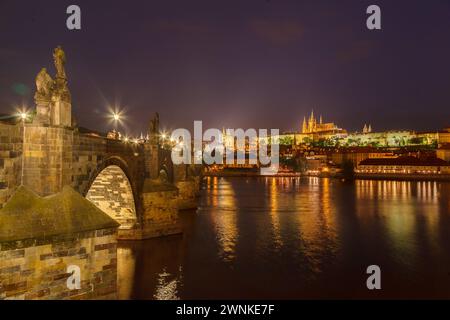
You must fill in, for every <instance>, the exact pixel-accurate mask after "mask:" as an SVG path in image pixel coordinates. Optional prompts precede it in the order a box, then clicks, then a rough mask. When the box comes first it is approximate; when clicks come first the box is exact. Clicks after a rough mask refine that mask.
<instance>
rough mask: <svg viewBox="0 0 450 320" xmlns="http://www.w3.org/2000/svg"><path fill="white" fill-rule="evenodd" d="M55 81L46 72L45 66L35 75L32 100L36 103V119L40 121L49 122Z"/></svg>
mask: <svg viewBox="0 0 450 320" xmlns="http://www.w3.org/2000/svg"><path fill="white" fill-rule="evenodd" d="M54 86H55V82H54V81H53V79H52V77H50V75H49V74H48V73H47V69H46V68H42V69H41V71H39V73H38V74H37V76H36V93H35V94H34V102H35V103H36V121H38V122H40V123H45V124H49V123H50V111H51V100H52V95H53V89H54Z"/></svg>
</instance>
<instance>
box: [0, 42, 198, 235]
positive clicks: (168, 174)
mask: <svg viewBox="0 0 450 320" xmlns="http://www.w3.org/2000/svg"><path fill="white" fill-rule="evenodd" d="M54 63H55V68H56V71H57V73H56V75H55V79H52V78H51V77H50V76H49V75H48V73H47V70H46V69H45V68H43V69H42V70H41V72H39V74H38V76H37V78H36V94H35V103H36V109H35V112H34V113H33V114H32V115H31V119H23V120H22V121H17V122H16V123H0V206H3V205H4V204H5V203H6V202H7V201H8V200H9V199H10V198H11V196H12V195H13V194H14V192H15V190H16V189H17V188H18V187H19V186H21V185H23V186H24V187H26V188H28V189H30V190H32V191H34V192H35V193H36V194H37V195H40V196H51V195H53V194H56V193H58V192H60V191H61V190H62V189H63V187H64V186H66V185H69V186H71V187H72V188H73V189H75V190H76V191H78V192H79V193H80V194H81V195H83V196H84V197H86V198H87V199H88V200H90V201H91V202H93V203H94V204H95V205H96V206H97V207H99V208H100V209H101V210H103V211H104V212H106V213H107V214H108V215H109V216H111V217H112V218H114V219H115V220H116V221H117V222H119V223H120V227H119V232H118V237H119V239H143V238H149V237H156V236H162V235H168V234H174V233H179V232H180V231H181V229H180V224H179V221H178V210H179V209H182V208H191V207H195V202H196V201H195V197H196V194H197V191H198V187H199V168H197V167H194V166H187V165H178V166H174V165H173V164H172V162H171V157H170V152H171V150H170V146H168V144H167V143H165V142H164V141H163V140H162V138H161V137H160V135H159V116H158V115H157V114H156V115H155V118H154V119H153V120H152V121H151V122H150V126H149V130H148V137H149V138H148V139H147V140H145V141H139V142H126V141H124V140H120V139H118V138H108V137H103V136H100V135H98V134H96V133H94V132H90V131H89V130H82V129H80V128H78V127H77V125H76V124H75V122H74V121H73V117H72V111H71V96H70V92H69V89H68V82H67V77H66V73H65V70H64V64H65V54H64V52H63V51H62V49H61V48H59V47H58V48H56V49H55V52H54Z"/></svg>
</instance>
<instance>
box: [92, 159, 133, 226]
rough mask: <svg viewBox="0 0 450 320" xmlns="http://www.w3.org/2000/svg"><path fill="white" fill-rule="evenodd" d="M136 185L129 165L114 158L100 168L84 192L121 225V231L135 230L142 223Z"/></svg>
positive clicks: (93, 174)
mask: <svg viewBox="0 0 450 320" xmlns="http://www.w3.org/2000/svg"><path fill="white" fill-rule="evenodd" d="M132 181H133V180H132V179H131V178H130V175H129V169H128V166H127V164H126V162H125V161H124V160H122V159H121V158H120V157H116V156H114V157H110V158H108V159H106V160H105V161H103V162H102V164H100V165H99V166H98V167H97V168H96V170H95V171H94V172H93V173H92V175H91V178H90V180H89V183H88V187H87V188H86V191H85V192H84V196H85V197H86V199H88V200H89V201H91V202H92V203H94V204H95V205H96V206H97V207H98V208H99V209H101V210H102V211H104V212H105V213H106V214H108V215H109V216H110V217H112V218H113V219H114V220H116V221H117V222H119V223H120V227H119V230H120V229H132V228H133V227H134V226H135V225H136V223H137V222H138V216H137V203H136V199H137V197H136V194H137V193H136V190H135V188H134V185H133V182H132Z"/></svg>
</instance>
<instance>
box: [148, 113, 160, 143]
mask: <svg viewBox="0 0 450 320" xmlns="http://www.w3.org/2000/svg"><path fill="white" fill-rule="evenodd" d="M148 133H149V139H150V143H152V144H158V143H159V114H158V112H155V115H154V117H153V119H152V120H150V126H149V132H148Z"/></svg>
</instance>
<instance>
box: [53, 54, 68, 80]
mask: <svg viewBox="0 0 450 320" xmlns="http://www.w3.org/2000/svg"><path fill="white" fill-rule="evenodd" d="M53 60H54V62H55V68H56V78H61V79H66V71H65V70H64V65H65V64H66V54H65V53H64V51H63V49H62V48H61V46H57V47H56V48H55V50H54V51H53Z"/></svg>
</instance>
